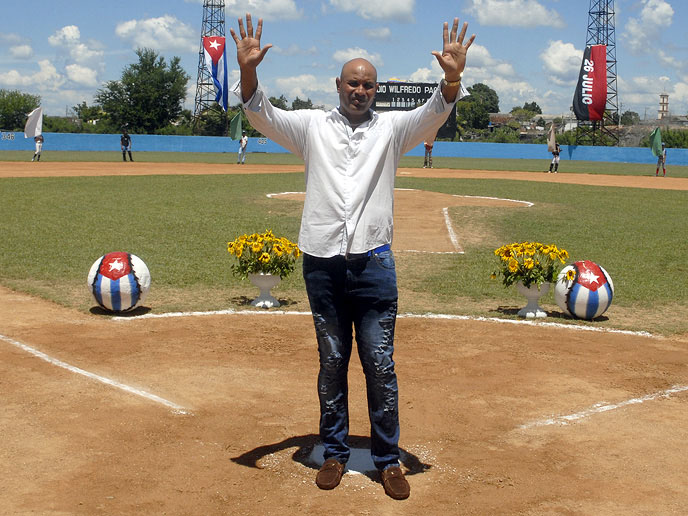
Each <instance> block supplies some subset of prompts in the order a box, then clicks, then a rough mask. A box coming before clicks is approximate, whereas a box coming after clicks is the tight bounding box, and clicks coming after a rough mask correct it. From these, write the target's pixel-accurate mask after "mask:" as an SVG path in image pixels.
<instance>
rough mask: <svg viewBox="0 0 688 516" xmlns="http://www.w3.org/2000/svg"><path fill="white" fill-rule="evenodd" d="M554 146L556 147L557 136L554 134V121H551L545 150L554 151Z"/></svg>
mask: <svg viewBox="0 0 688 516" xmlns="http://www.w3.org/2000/svg"><path fill="white" fill-rule="evenodd" d="M556 148H557V137H556V136H555V134H554V122H552V125H551V127H550V128H549V135H548V137H547V150H548V151H549V152H554V150H555V149H556Z"/></svg>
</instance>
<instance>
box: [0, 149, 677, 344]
mask: <svg viewBox="0 0 688 516" xmlns="http://www.w3.org/2000/svg"><path fill="white" fill-rule="evenodd" d="M187 157H188V156H187ZM266 157H267V155H266ZM281 157H282V156H278V158H281ZM515 161H517V160H515ZM508 163H509V164H512V163H514V161H510V162H508ZM473 168H475V167H473ZM495 168H496V167H495ZM509 169H512V168H511V167H509ZM0 185H1V189H0V235H2V245H1V246H0V284H2V285H5V286H9V287H11V288H15V289H18V290H21V291H26V292H29V293H32V294H36V295H40V296H43V297H45V298H48V299H51V300H54V301H56V302H59V303H61V304H63V305H66V306H70V307H74V308H77V309H79V310H82V311H87V310H88V309H89V308H91V307H92V306H93V302H92V300H91V298H90V295H89V293H88V291H87V288H86V276H87V273H88V270H89V268H90V266H91V264H92V263H93V262H94V261H95V260H96V259H97V258H99V257H100V256H101V255H103V254H105V253H107V252H110V251H116V250H126V251H129V252H132V253H134V254H136V255H138V256H140V257H141V258H142V259H143V260H144V261H145V262H146V263H147V264H148V266H149V268H150V270H151V275H152V278H153V287H152V290H151V294H150V297H149V301H148V303H147V304H149V305H150V306H151V307H153V309H154V311H155V312H166V311H174V310H215V309H222V308H228V307H235V308H236V307H245V303H246V302H247V300H248V297H250V296H251V295H252V294H254V293H255V292H254V290H255V288H254V287H252V286H251V285H250V284H248V282H242V281H240V280H238V279H236V278H234V277H233V276H232V275H231V273H230V269H229V267H230V265H231V263H232V261H231V257H230V256H229V254H228V253H227V251H226V243H227V242H228V241H229V240H232V239H234V238H235V237H236V236H237V235H240V234H243V233H246V232H254V231H263V230H264V229H267V228H270V229H272V230H273V231H274V232H275V233H276V234H280V235H283V236H286V237H288V238H290V239H291V240H296V238H297V235H298V228H299V224H300V217H301V204H300V203H299V202H295V201H285V200H274V199H268V198H266V196H265V194H267V193H271V192H280V191H301V190H303V188H304V184H303V175H302V174H301V173H294V174H262V175H260V176H252V175H226V176H225V175H207V176H191V175H189V176H186V175H181V176H123V177H116V176H109V177H73V178H4V179H0ZM397 186H399V187H403V188H416V189H422V190H429V191H435V192H443V193H448V194H461V195H484V196H493V197H505V198H510V199H522V200H527V201H530V202H533V203H535V205H534V206H533V207H531V208H521V207H514V208H486V207H453V208H451V209H450V215H451V218H452V222H453V224H454V226H455V228H456V230H457V233H458V236H459V239H461V235H462V232H463V231H470V232H471V233H472V234H478V235H479V236H480V238H479V239H478V243H473V244H471V245H469V246H467V247H466V252H465V254H464V255H415V254H411V253H398V254H397V263H398V267H399V284H400V292H401V299H400V308H401V310H402V311H414V312H426V311H434V312H444V313H456V314H472V315H482V316H500V317H514V315H513V308H514V307H518V305H519V304H523V303H522V299H520V298H519V297H518V295H517V294H516V293H515V292H514V289H505V288H503V287H502V285H501V283H500V282H499V281H494V280H490V273H491V272H492V270H493V269H494V268H495V265H496V259H495V257H494V255H493V250H494V249H495V248H496V247H498V246H500V245H502V244H504V243H509V242H513V241H519V240H539V241H542V242H546V243H549V242H553V243H556V244H557V245H558V246H559V247H563V248H565V249H567V250H568V251H569V253H570V254H571V257H572V259H573V260H580V259H590V260H593V261H596V262H598V263H600V264H601V265H603V266H604V267H605V268H606V269H607V271H608V272H609V273H610V274H611V276H612V278H613V280H614V283H615V287H616V294H615V297H614V304H613V306H612V309H610V312H609V313H610V314H612V315H610V316H609V318H608V320H601V321H596V322H595V323H592V324H596V325H603V326H609V327H617V328H629V329H636V330H647V331H653V332H657V333H664V334H673V333H686V332H688V317H687V316H686V315H687V314H688V282H687V281H686V276H687V275H688V265H686V259H685V257H686V256H688V210H686V206H687V205H688V203H687V201H688V192H685V191H667V190H649V189H638V188H601V187H592V186H580V185H566V184H551V183H535V182H527V181H515V180H477V179H476V180H472V179H471V180H469V179H424V178H408V177H406V178H398V180H397ZM299 265H300V264H299ZM299 265H297V272H296V273H295V274H293V275H292V276H290V277H289V278H288V279H287V280H285V281H284V282H283V283H282V284H281V285H280V286H279V287H278V288H277V290H276V292H275V293H276V294H277V297H278V298H280V299H281V300H283V301H286V305H287V308H291V309H301V310H307V309H308V304H307V300H306V296H305V292H304V286H303V280H302V278H301V275H300V273H299V272H298V268H299ZM544 303H545V307H546V308H548V309H551V310H554V311H557V310H558V308H557V307H556V305H554V304H553V298H552V294H551V293H550V294H549V295H548V296H547V297H546V298H545V299H544ZM567 322H571V321H567ZM576 324H578V323H576ZM583 324H587V323H583Z"/></svg>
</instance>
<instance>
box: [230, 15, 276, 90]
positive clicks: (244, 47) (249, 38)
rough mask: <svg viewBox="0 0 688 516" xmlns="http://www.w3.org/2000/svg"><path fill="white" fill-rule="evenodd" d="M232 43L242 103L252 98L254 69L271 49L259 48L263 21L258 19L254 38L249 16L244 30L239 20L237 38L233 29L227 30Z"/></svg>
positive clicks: (256, 76)
mask: <svg viewBox="0 0 688 516" xmlns="http://www.w3.org/2000/svg"><path fill="white" fill-rule="evenodd" d="M229 32H230V34H231V35H232V38H233V39H234V42H235V43H236V47H237V63H238V64H239V70H240V71H241V93H242V97H243V98H244V102H245V101H247V100H248V99H250V98H251V96H253V93H254V92H255V91H256V88H257V87H258V75H257V72H256V68H258V65H259V64H260V63H261V61H263V58H264V57H265V54H266V53H267V51H268V50H269V49H270V48H272V45H271V44H267V45H265V46H264V47H263V48H260V37H261V35H262V33H263V19H262V18H259V19H258V27H257V28H256V33H255V36H254V34H253V21H252V20H251V15H250V14H248V13H247V14H246V29H244V22H243V20H242V19H241V18H239V35H240V36H241V38H239V37H238V36H237V35H236V33H235V32H234V29H229Z"/></svg>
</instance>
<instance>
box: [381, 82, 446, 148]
mask: <svg viewBox="0 0 688 516" xmlns="http://www.w3.org/2000/svg"><path fill="white" fill-rule="evenodd" d="M438 86H439V84H437V83H436V82H395V81H392V82H381V83H378V87H377V93H376V94H375V101H374V102H373V105H372V108H373V109H374V110H375V111H379V112H380V113H382V112H384V111H408V110H411V109H415V108H417V107H418V106H421V105H422V104H424V103H425V102H426V101H427V100H428V99H429V98H430V97H432V94H433V93H434V92H435V90H436V89H437V87H438ZM455 137H456V105H454V107H453V108H452V111H451V113H450V114H449V118H447V121H446V122H445V123H444V125H442V127H440V129H439V131H437V138H449V139H452V140H453V139H454V138H455Z"/></svg>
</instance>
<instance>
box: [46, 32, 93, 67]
mask: <svg viewBox="0 0 688 516" xmlns="http://www.w3.org/2000/svg"><path fill="white" fill-rule="evenodd" d="M48 43H50V44H51V45H52V46H53V47H57V48H61V49H63V50H65V51H66V52H67V53H68V54H69V57H70V59H71V60H72V61H74V62H76V63H79V64H87V63H91V64H92V65H97V64H100V65H101V66H102V58H103V51H102V50H99V49H97V48H95V47H96V46H97V45H98V44H97V43H95V42H91V43H90V46H89V45H87V44H85V43H82V42H81V32H80V31H79V27H77V26H76V25H67V26H65V27H62V28H61V29H60V30H58V31H57V32H55V34H53V35H51V36H49V37H48Z"/></svg>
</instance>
